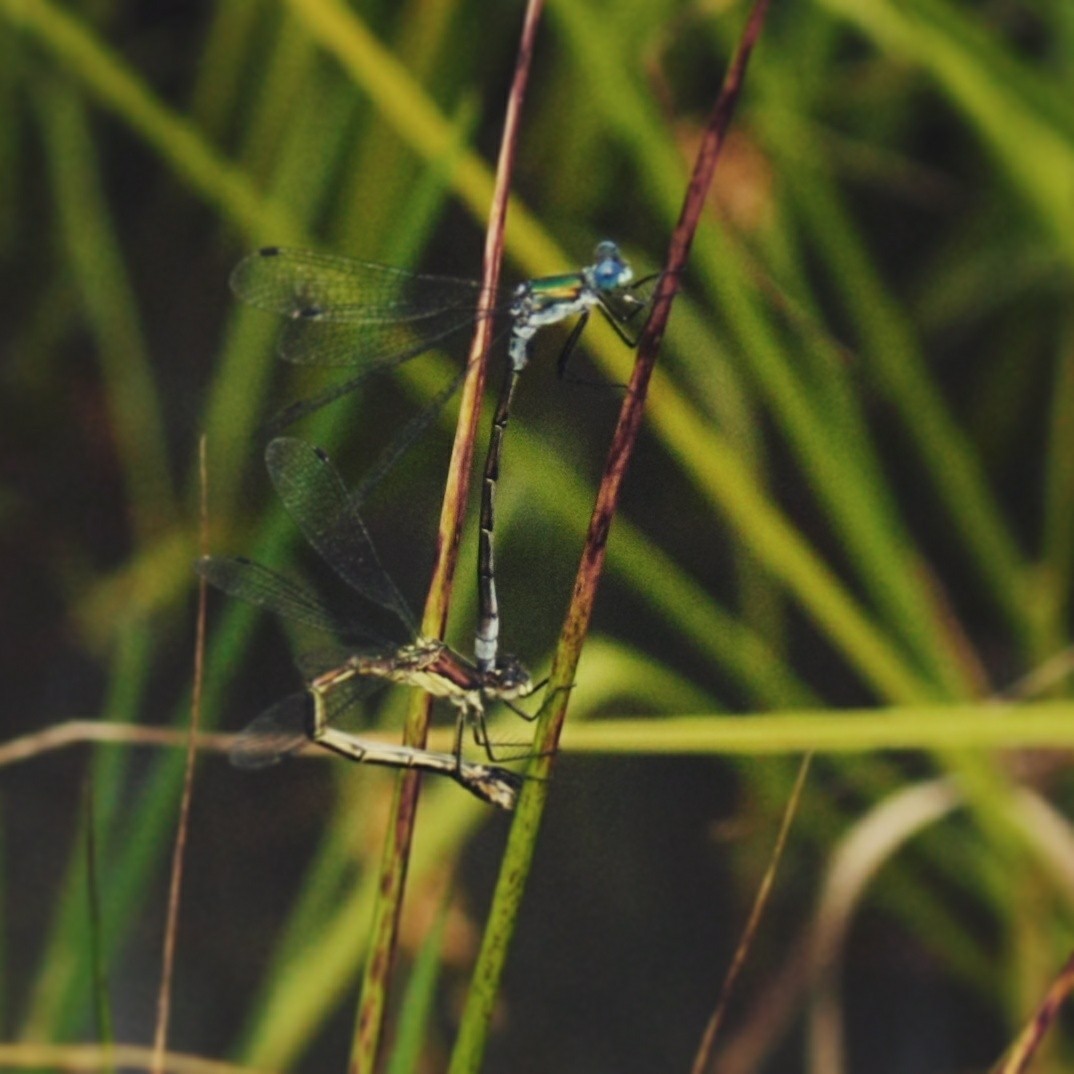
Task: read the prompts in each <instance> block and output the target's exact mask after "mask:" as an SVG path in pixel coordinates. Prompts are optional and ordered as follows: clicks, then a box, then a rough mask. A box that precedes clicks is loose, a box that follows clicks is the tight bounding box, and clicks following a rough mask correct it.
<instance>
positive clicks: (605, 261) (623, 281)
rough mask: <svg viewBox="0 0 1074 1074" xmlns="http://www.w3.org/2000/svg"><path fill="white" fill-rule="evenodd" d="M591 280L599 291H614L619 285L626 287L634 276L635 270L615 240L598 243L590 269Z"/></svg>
mask: <svg viewBox="0 0 1074 1074" xmlns="http://www.w3.org/2000/svg"><path fill="white" fill-rule="evenodd" d="M588 275H589V279H590V282H591V284H592V286H593V287H595V288H596V289H597V290H598V291H614V290H615V289H616V288H617V287H625V286H626V285H627V284H628V283H630V281H631V280H632V279H633V278H634V270H633V269H632V268H631V267H630V265H629V264H628V263H627V261H626V260H625V259H624V258H623V255H622V254H621V253H620V252H619V247H618V246H616V244H615V243H614V242H608V241H607V240H605V241H604V242H600V243H597V248H596V250H594V251H593V264H592V265H591V266H590V268H589V270H588Z"/></svg>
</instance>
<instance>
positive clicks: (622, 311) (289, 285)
mask: <svg viewBox="0 0 1074 1074" xmlns="http://www.w3.org/2000/svg"><path fill="white" fill-rule="evenodd" d="M655 278H656V277H653V276H650V277H647V278H646V279H644V280H641V281H638V282H633V270H632V269H631V267H630V265H629V264H628V262H627V261H626V260H625V259H624V258H623V256H622V255H621V254H620V252H619V248H618V247H617V246H616V245H615V243H612V242H602V243H600V244H599V245H598V246H597V248H596V251H595V253H594V260H593V263H592V264H591V265H589V266H588V267H587V268H584V269H582V270H581V271H580V272H575V273H570V274H567V275H562V276H546V277H541V278H538V279H534V280H530V281H528V282H526V283H522V284H519V286H518V287H516V288H514V289H513V290H502V291H496V292H490V291H488V290H487V289H485V288H484V287H483V286H482V285H481V284H480V283H478V282H477V281H474V280H466V279H458V278H455V277H450V276H430V275H422V274H418V273H412V272H407V271H406V270H404V269H398V268H390V267H389V266H387V265H380V264H377V263H375V262H369V261H356V260H353V259H351V258H345V257H333V256H330V255H326V254H318V253H314V252H312V251H309V250H295V249H288V248H284V247H279V246H269V247H265V248H264V249H262V250H259V251H257V252H256V253H254V254H251V255H250V256H249V257H247V258H245V259H244V260H243V261H241V262H239V264H238V265H237V266H236V268H235V270H234V272H233V273H232V274H231V287H232V290H233V291H234V292H235V294H236V295H238V296H239V298H241V299H242V300H243V301H244V302H247V303H249V304H250V305H252V306H255V307H257V308H258V309H263V310H267V311H269V312H272V313H276V314H278V315H280V316H283V317H286V318H287V319H288V323H287V325H286V327H285V328H284V330H283V332H282V334H281V337H280V341H279V347H278V350H279V353H280V355H281V357H283V358H285V359H287V360H288V361H290V362H296V363H299V364H309V365H327V366H354V367H358V368H360V370H361V372H359V373H358V375H357V376H354V377H352V378H350V379H348V380H344V381H342V382H341V383H339V384H336V385H334V386H332V387H331V388H329V389H327V390H326V391H324V392H322V393H321V394H320V395H317V396H315V397H314V398H312V399H307V400H304V401H302V402H299V403H296V404H294V405H292V406H291V407H288V408H287V409H286V410H284V411H283V412H282V413H281V414H280V415H279V416H278V417H277V418H276V419H275V420H274V422H273V423H272V426H273V427H274V428H277V429H278V428H282V427H284V426H286V425H288V424H290V423H291V422H293V421H296V420H298V419H299V418H301V417H303V416H305V415H307V414H309V413H311V412H312V411H314V410H317V409H318V408H320V407H322V406H324V405H325V404H327V403H330V402H332V401H333V400H335V399H338V398H339V397H340V396H342V395H344V394H346V393H347V392H350V391H352V390H354V389H355V388H357V387H358V386H359V385H360V384H361V383H362V382H363V381H364V380H365V379H366V377H367V376H369V375H370V373H372V372H375V371H379V370H384V369H388V368H392V367H393V366H396V365H399V364H400V363H402V362H405V361H406V360H407V359H409V358H413V357H416V356H417V355H419V354H422V353H424V352H425V351H427V350H429V349H430V348H431V347H432V346H434V345H435V344H437V343H439V342H441V341H442V340H444V339H446V338H447V337H449V336H451V335H453V334H454V333H456V332H459V331H461V330H462V329H463V328H466V327H467V326H470V325H472V324H473V323H474V322H475V321H476V320H477V319H479V318H481V317H485V316H498V315H502V316H505V317H506V318H508V319H509V328H510V342H509V345H508V359H509V361H508V366H507V369H506V371H505V374H504V382H503V386H502V389H501V392H500V397H499V401H498V404H497V407H496V414H495V418H494V421H493V427H492V431H491V434H490V441H489V449H488V453H487V456H486V461H485V472H484V482H483V485H482V503H481V538H480V544H479V562H478V595H479V615H478V627H477V632H476V638H475V656H476V659H477V665H478V668H479V669H480V670H483V671H489V670H491V669H494V668H495V667H496V664H497V654H498V646H499V608H498V603H497V597H496V584H495V569H494V560H493V550H492V534H493V528H494V520H495V510H494V494H495V485H496V481H497V479H498V475H499V469H500V457H501V453H502V447H503V435H504V431H505V430H506V427H507V420H508V416H509V413H510V406H511V401H512V398H513V394H514V390H515V383H516V381H517V378H518V376H519V374H520V373H521V372H522V370H523V369H524V368H525V366H526V364H527V363H528V361H529V358H530V348H531V343H532V340H533V337H534V335H535V334H536V332H537V331H538V329H540V328H542V327H544V326H545V325H549V324H554V323H557V322H559V321H563V320H566V319H567V318H570V317H574V316H577V317H578V321H577V323H576V324H575V326H574V328H573V329H572V330H571V333H570V335H569V337H568V338H567V341H566V344H565V346H564V347H563V349H562V351H561V353H560V357H559V362H558V367H559V370H560V373H561V375H562V374H563V373H564V372H565V370H566V366H567V362H568V360H569V358H570V355H571V353H572V351H573V349H574V347H575V345H576V344H577V342H578V339H579V337H580V335H581V333H582V330H583V329H584V328H585V325H586V322H587V321H588V319H589V316H590V313H591V312H592V311H593V310H594V309H597V310H599V311H600V313H601V314H602V315H603V316H604V318H605V319H606V320H607V321H608V322H609V324H611V325H612V327H613V328H614V329H615V330H616V332H617V333H618V334H619V336H620V337H621V338H622V339H623V340H624V342H626V343H627V344H628V345H629V346H631V347H633V346H634V345H635V343H636V334H635V333H634V327H635V325H636V323H637V321H638V319H639V317H640V315H641V314H642V312H643V311H645V310H646V309H647V308H648V305H649V297H650V294H651V287H650V286H649V285H650V284H651V283H652V281H653V280H654V279H655ZM447 394H450V389H449V392H447V393H445V394H444V395H443V396H441V397H440V399H438V400H437V401H436V404H435V406H436V407H439V406H440V405H442V403H443V401H444V400H445V398H446V396H447ZM424 424H425V421H421V422H419V423H417V424H416V425H415V427H414V435H416V433H417V430H418V429H419V428H420V427H421V426H422V425H424ZM404 446H405V445H404ZM397 453H398V452H396V453H395V454H397ZM394 457H395V455H394V454H393V455H392V456H391V458H394ZM389 465H390V463H389Z"/></svg>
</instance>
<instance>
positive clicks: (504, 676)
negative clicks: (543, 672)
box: [482, 653, 536, 701]
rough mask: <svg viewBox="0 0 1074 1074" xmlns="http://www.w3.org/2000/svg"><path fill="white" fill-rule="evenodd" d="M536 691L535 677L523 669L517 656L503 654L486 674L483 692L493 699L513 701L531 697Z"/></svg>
mask: <svg viewBox="0 0 1074 1074" xmlns="http://www.w3.org/2000/svg"><path fill="white" fill-rule="evenodd" d="M535 689H536V686H535V684H534V681H533V677H532V676H531V675H530V673H529V672H528V671H527V670H526V669H525V667H523V665H522V661H521V660H519V659H518V657H517V656H511V655H510V654H509V653H504V654H502V655H501V656H500V657H499V658H498V659H497V661H496V666H495V667H494V668H491V669H489V670H488V671H486V672H485V681H484V683H483V684H482V691H483V692H484V693H485V694H486V695H488V696H491V697H496V698H500V699H501V700H505V701H511V700H513V699H514V698H516V697H529V696H530V694H532V693H533V691H534V690H535Z"/></svg>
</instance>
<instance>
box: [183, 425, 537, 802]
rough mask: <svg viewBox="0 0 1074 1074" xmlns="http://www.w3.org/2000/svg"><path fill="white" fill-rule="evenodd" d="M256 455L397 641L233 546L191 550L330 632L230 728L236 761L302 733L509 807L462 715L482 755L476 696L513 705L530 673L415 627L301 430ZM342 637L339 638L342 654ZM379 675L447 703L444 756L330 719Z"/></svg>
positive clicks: (229, 585)
mask: <svg viewBox="0 0 1074 1074" xmlns="http://www.w3.org/2000/svg"><path fill="white" fill-rule="evenodd" d="M265 460H266V463H267V466H268V470H269V475H270V477H271V478H272V482H273V484H274V485H275V487H276V491H277V493H278V494H279V496H280V499H281V500H282V501H283V505H284V507H285V508H286V509H287V512H288V514H289V515H290V516H291V518H292V519H293V521H294V522H295V523H296V524H297V525H298V527H299V529H300V530H301V531H302V533H303V535H304V536H305V538H306V540H307V541H308V542H309V544H310V545H311V546H312V547H313V549H314V550H315V551H316V552H317V553H318V555H319V556H320V557H321V558H322V559H323V560H324V561H325V563H327V564H328V566H329V567H330V568H331V569H332V570H333V571H334V572H335V574H336V575H337V576H338V577H339V578H340V579H341V580H342V581H343V582H344V583H345V584H346V585H347V587H348V588H349V589H350V590H351V591H353V593H356V594H358V595H360V596H362V597H363V598H365V599H366V600H367V601H370V602H372V603H373V604H376V605H378V606H379V607H381V608H383V609H385V610H387V611H388V612H390V613H392V615H393V616H394V617H395V618H396V619H397V620H398V621H399V622H400V623H401V624H402V626H403V627H404V628H405V630H406V632H407V642H406V643H404V644H392V643H389V642H386V641H384V639H383V638H381V637H378V635H377V633H376V632H375V631H374V630H373V629H371V628H370V626H369V624H368V616H360V615H354V614H353V613H351V612H350V611H349V610H347V611H344V612H339V611H336V610H335V608H334V605H333V604H331V603H330V602H328V601H326V600H324V599H322V598H321V597H320V596H319V595H318V594H316V593H314V592H313V591H312V590H310V589H309V588H307V587H306V586H305V585H302V584H300V583H298V582H296V581H294V580H292V579H290V578H288V577H286V576H285V575H283V574H280V573H278V572H277V571H274V570H272V569H270V568H269V567H265V566H262V565H261V564H258V563H254V562H253V561H251V560H248V559H245V558H241V557H239V558H226V557H216V556H212V557H205V558H203V559H201V560H199V561H198V564H197V569H198V572H199V574H201V576H202V577H203V578H205V579H206V581H208V582H210V583H211V584H212V585H214V586H216V587H218V588H219V589H222V590H224V592H226V593H228V594H230V595H231V596H235V597H239V598H240V599H242V600H245V601H247V602H249V603H251V604H255V605H257V606H259V607H262V608H266V609H268V610H269V611H272V612H275V613H276V614H277V615H279V616H282V617H283V618H285V619H291V620H295V621H297V622H299V623H303V624H305V625H306V626H309V627H312V628H314V629H315V630H318V631H322V632H325V633H327V634H329V635H331V636H332V637H333V638H334V639H335V640H336V643H337V648H336V649H335V652H334V655H333V656H331V657H326V656H325V655H324V654H316V655H313V656H305V657H301V658H300V666H301V667H302V670H303V674H304V676H305V678H306V694H305V695H296V696H295V697H292V698H288V699H285V701H284V702H281V703H280V705H278V706H274V707H273V708H272V709H270V710H269V711H268V712H267V713H266V714H265V715H263V716H262V717H260V718H259V719H257V720H255V721H254V722H253V723H252V724H251V725H250V727H249V728H248V729H247V731H246V732H245V733H244V735H242V736H240V740H239V743H238V744H237V746H236V750H235V753H234V760H235V761H236V763H238V764H240V765H244V766H247V767H249V766H250V765H251V764H252V763H255V762H256V761H257V760H258V759H260V760H261V763H267V762H270V761H271V760H273V759H275V758H276V757H278V756H280V755H282V754H284V753H288V752H291V751H292V750H294V749H295V748H296V747H297V746H298V745H299V744H300V743H301V741H302V740H303V738H308V739H312V740H313V741H314V742H318V743H320V744H322V745H324V746H326V747H327V748H328V749H332V750H334V751H335V752H337V753H342V754H344V755H346V756H349V757H352V758H354V759H356V760H365V761H369V762H372V763H376V764H390V765H395V766H396V767H413V768H422V769H426V770H429V771H436V772H443V773H445V774H447V775H449V776H451V777H452V778H453V779H455V780H456V781H458V782H459V783H460V784H462V785H463V786H464V787H466V788H467V789H468V790H470V791H471V792H472V793H474V794H476V795H477V796H478V797H480V798H483V799H485V800H486V801H490V802H494V803H495V804H496V805H500V806H503V807H504V808H511V803H512V802H513V800H514V796H515V794H516V793H517V789H518V785H519V780H518V777H517V776H515V775H514V774H513V773H511V772H508V771H507V770H505V769H501V768H498V767H493V766H489V765H474V764H470V763H468V762H465V761H463V760H462V758H461V750H462V736H463V731H464V728H465V726H466V725H469V726H470V727H471V728H472V731H473V734H474V738H475V740H476V741H477V742H478V743H479V744H480V745H482V746H483V747H484V748H485V749H486V751H487V752H488V753H489V756H490V758H492V752H491V743H490V741H489V737H488V728H487V726H486V723H485V704H486V703H488V702H492V701H498V700H502V701H505V702H506V703H508V704H509V705H511V704H512V702H513V701H514V700H516V699H518V698H523V697H527V696H528V695H529V694H531V693H532V692H533V690H534V689H535V687H534V683H533V680H532V679H531V678H530V675H529V673H528V672H527V671H526V670H525V668H523V667H522V666H521V664H519V663H518V662H517V661H516V660H513V659H511V658H504V659H503V660H501V661H500V662H499V663H498V664H497V666H496V667H495V668H493V669H491V670H489V671H486V672H481V671H479V670H478V669H477V668H476V667H475V666H474V665H473V664H472V663H470V662H469V661H468V660H466V659H465V658H464V657H462V656H460V655H459V654H458V653H457V652H455V651H454V650H453V649H451V648H450V647H449V646H448V645H447V644H446V643H444V642H442V641H438V640H436V639H432V638H425V637H422V636H420V635H419V633H418V630H417V626H416V623H415V620H414V617H413V615H412V614H411V612H410V609H409V608H408V607H407V604H406V601H405V599H404V598H403V595H402V594H401V593H400V592H399V590H398V588H397V587H396V585H395V583H394V582H393V581H392V580H391V578H390V576H389V575H388V573H387V572H386V571H385V569H384V567H383V566H382V565H381V562H380V559H379V558H378V556H377V552H376V549H375V548H374V546H373V542H372V539H371V538H370V536H369V532H368V530H367V529H366V527H365V524H364V523H363V521H362V519H361V516H360V515H359V513H358V507H357V500H356V499H355V497H353V496H352V495H351V493H350V491H349V490H348V489H347V487H346V485H345V484H344V483H343V481H342V479H341V478H340V476H339V474H338V472H337V471H336V469H335V467H334V466H333V465H332V463H331V462H330V460H329V459H328V457H327V456H326V455H325V453H324V452H323V451H321V450H320V449H318V448H315V447H313V446H311V445H309V444H307V443H305V442H304V441H302V440H297V439H294V438H291V437H280V438H278V439H275V440H273V441H272V442H271V443H270V444H269V445H268V448H267V449H266V451H265ZM340 645H342V646H345V647H346V648H345V650H344V651H343V653H342V654H341V652H340V649H339V648H338V646H340ZM385 681H387V682H396V683H403V684H406V685H409V686H416V687H418V688H419V689H422V690H425V691H427V692H428V693H430V694H432V695H434V696H435V697H442V698H446V699H447V700H448V701H450V702H451V703H452V705H453V706H454V707H455V709H456V712H457V717H458V718H457V721H456V735H455V749H454V753H453V754H452V755H451V756H448V755H446V754H435V753H430V752H428V751H424V750H416V749H409V748H408V747H383V746H379V745H377V744H375V743H372V742H370V741H369V740H366V739H359V738H356V737H354V736H353V735H350V734H348V733H347V732H345V731H341V730H339V729H338V728H337V727H334V726H333V724H334V723H335V722H336V721H338V720H339V719H340V718H341V717H342V716H343V715H344V714H345V713H346V712H347V711H348V710H349V709H350V708H351V707H352V706H353V705H354V704H355V703H356V702H357V701H358V700H359V699H360V698H361V697H362V696H364V694H366V693H368V692H369V690H370V689H371V688H373V687H374V686H376V685H378V684H380V683H383V682H385ZM303 702H305V703H304V704H303ZM512 707H513V705H512ZM516 711H517V710H516Z"/></svg>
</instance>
